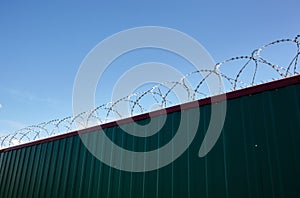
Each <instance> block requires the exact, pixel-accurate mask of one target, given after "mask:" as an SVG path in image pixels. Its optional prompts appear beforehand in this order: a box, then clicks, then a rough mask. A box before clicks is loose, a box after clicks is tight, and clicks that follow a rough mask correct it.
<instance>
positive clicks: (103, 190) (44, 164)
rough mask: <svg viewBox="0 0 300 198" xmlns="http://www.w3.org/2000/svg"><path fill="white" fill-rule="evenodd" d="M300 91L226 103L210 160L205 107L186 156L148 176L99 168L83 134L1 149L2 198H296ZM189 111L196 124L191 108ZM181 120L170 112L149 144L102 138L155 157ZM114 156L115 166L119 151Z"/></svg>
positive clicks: (116, 135) (110, 131)
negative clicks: (204, 147) (205, 149)
mask: <svg viewBox="0 0 300 198" xmlns="http://www.w3.org/2000/svg"><path fill="white" fill-rule="evenodd" d="M297 78H299V77H297ZM299 90H300V84H296V85H290V86H287V87H283V88H280V89H277V90H271V91H264V92H261V93H258V94H255V95H246V96H241V97H239V98H235V99H231V100H229V101H227V116H226V121H225V125H224V129H223V131H222V135H221V137H220V139H219V140H218V142H217V144H216V145H215V146H214V148H213V149H212V150H211V152H210V153H209V154H208V155H207V156H205V157H204V158H199V157H198V151H199V147H200V145H201V142H202V140H203V137H204V135H205V134H204V133H205V131H206V129H207V127H208V124H209V119H210V105H209V104H208V105H204V106H201V107H200V108H199V110H200V122H199V129H198V132H197V135H196V137H195V139H194V141H193V142H192V144H191V145H190V147H189V148H188V150H187V151H186V152H185V153H184V154H183V155H182V156H181V157H180V158H178V159H177V160H175V161H174V162H173V163H171V164H169V165H168V166H166V167H163V168H161V169H158V170H154V171H150V172H141V173H132V172H124V171H120V170H117V169H114V168H111V167H109V166H107V165H105V164H103V163H101V162H100V161H99V160H97V159H96V158H95V157H94V156H93V155H91V154H90V153H89V151H88V150H87V149H86V148H85V146H84V145H83V144H82V142H81V140H80V138H79V136H77V135H75V136H74V135H73V136H70V137H65V138H56V139H55V140H51V141H44V142H43V143H40V144H36V145H34V144H32V145H28V146H25V147H16V148H13V149H7V150H2V152H1V153H0V178H1V179H0V197H138V198H140V197H149V198H150V197H151V198H153V197H255V198H256V197H298V196H299V193H300V190H299V186H300V181H299V178H300V168H299V167H300V160H299V157H300V155H299V152H300V133H299V132H300V103H299V101H300V92H299ZM184 111H186V112H187V116H186V117H185V119H189V120H190V118H191V117H192V116H193V109H187V110H184ZM180 116H181V113H180V112H172V113H169V114H168V116H167V121H166V124H165V125H164V127H163V128H162V129H161V130H160V132H159V133H157V134H155V135H154V136H151V137H149V138H146V139H142V138H138V137H133V136H130V135H128V134H126V133H124V131H122V129H121V128H120V127H118V126H112V127H108V128H105V129H104V132H105V133H106V134H107V136H109V137H110V138H111V139H112V140H113V141H114V142H115V143H116V144H119V145H121V146H122V147H124V148H127V149H129V150H134V151H145V150H151V149H155V148H158V147H160V146H161V145H164V144H165V143H166V142H167V141H169V140H170V139H171V138H172V136H173V135H174V134H173V133H174V132H175V131H176V129H177V127H178V123H179V121H180ZM148 121H149V120H148V119H144V120H140V121H138V122H140V124H146V123H147V122H148ZM154 121H156V122H159V119H154ZM127 125H128V126H127ZM126 126H127V127H131V126H130V124H125V127H126ZM186 127H187V129H186V130H187V132H188V126H186ZM133 130H134V129H133ZM96 132H97V131H96ZM96 132H91V133H86V134H85V135H87V136H92V135H93V133H96ZM91 141H95V143H96V141H97V140H96V139H91ZM99 146H101V145H99ZM111 156H112V160H113V159H114V153H113V152H112V153H111Z"/></svg>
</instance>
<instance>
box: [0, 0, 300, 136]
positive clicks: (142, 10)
mask: <svg viewBox="0 0 300 198" xmlns="http://www.w3.org/2000/svg"><path fill="white" fill-rule="evenodd" d="M299 8H300V1H299V0H260V1H258V0H255V1H254V0H252V1H243V0H236V1H231V0H227V1H216V0H210V1H200V0H198V1H175V0H173V1H157V0H152V1H144V0H134V1H133V0H132V1H107V2H104V1H90V0H89V1H48V2H47V3H45V2H41V1H30V0H28V1H1V2H0V136H1V135H3V134H6V133H9V132H12V131H14V130H16V129H19V128H21V127H24V126H27V125H32V124H37V123H40V122H43V121H47V120H51V119H55V118H63V117H65V116H68V115H72V89H73V82H74V79H75V76H76V73H77V70H78V68H79V65H80V64H81V62H82V61H83V59H84V57H85V56H86V55H87V53H88V52H89V51H90V50H91V49H92V48H93V47H95V45H97V44H98V43H99V42H100V41H102V40H103V39H105V38H106V37H108V36H110V35H112V34H114V33H117V32H119V31H121V30H125V29H128V28H133V27H137V26H149V25H153V26H165V27H169V28H174V29H178V30H180V31H182V32H185V33H187V34H189V35H190V36H192V37H194V38H195V39H197V40H198V41H199V42H200V43H201V44H202V45H203V46H204V47H205V48H206V49H207V50H208V51H209V52H210V54H211V55H212V57H213V58H214V60H215V61H216V62H219V61H222V60H224V59H227V58H230V57H233V56H239V55H248V54H249V53H251V51H252V50H253V49H256V48H257V47H260V46H261V45H263V44H265V43H267V42H270V41H273V40H276V39H281V38H293V37H294V36H296V35H297V34H300V25H299V18H300V12H299ZM156 59H157V58H156ZM158 59H159V57H158ZM105 83H107V84H109V83H110V81H109V80H107V82H105ZM107 86H109V85H107ZM97 94H98V95H105V94H106V93H97Z"/></svg>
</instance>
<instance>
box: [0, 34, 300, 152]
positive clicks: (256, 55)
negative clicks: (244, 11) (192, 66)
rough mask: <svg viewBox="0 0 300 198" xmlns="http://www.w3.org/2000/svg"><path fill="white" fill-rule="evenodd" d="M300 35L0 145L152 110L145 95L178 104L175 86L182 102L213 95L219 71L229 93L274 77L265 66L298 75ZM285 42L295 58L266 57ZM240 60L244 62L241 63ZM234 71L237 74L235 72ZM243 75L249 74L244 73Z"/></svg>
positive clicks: (4, 140)
mask: <svg viewBox="0 0 300 198" xmlns="http://www.w3.org/2000/svg"><path fill="white" fill-rule="evenodd" d="M299 39H300V35H297V36H296V37H295V38H293V39H281V40H276V41H273V42H270V43H268V44H266V45H263V46H262V47H260V48H258V49H256V50H254V51H253V52H252V53H251V55H248V56H237V57H233V58H230V59H227V60H224V61H222V62H219V63H217V64H216V65H215V66H214V69H212V70H207V69H206V70H199V71H193V72H191V73H188V74H186V75H184V76H183V77H182V78H181V79H179V80H178V81H170V82H165V83H158V84H156V85H154V86H153V87H151V88H150V89H147V90H146V91H141V92H137V93H133V94H130V95H128V96H125V97H122V98H120V99H118V100H116V101H113V102H109V103H106V104H102V105H100V106H98V107H96V108H95V109H93V110H90V111H86V112H82V113H80V114H78V115H76V116H69V117H65V118H63V119H54V120H51V121H48V122H43V123H40V124H37V125H32V126H28V127H25V128H22V129H20V130H17V131H15V132H13V133H11V134H8V135H5V136H2V137H0V148H6V147H10V146H14V145H19V144H22V143H26V142H30V141H34V140H39V139H43V138H48V137H51V136H55V135H59V134H63V133H68V132H71V131H75V130H78V129H84V128H87V127H91V126H95V125H100V124H104V123H107V122H110V121H114V120H118V119H123V118H126V117H131V116H135V115H138V114H143V113H147V112H150V111H151V109H149V108H146V107H145V105H144V104H145V102H144V101H145V99H146V101H147V103H149V101H150V100H152V101H153V102H152V104H153V103H154V104H157V105H158V106H159V108H166V107H169V106H172V105H176V102H174V95H172V92H173V91H174V90H175V89H181V90H183V91H184V93H185V94H186V98H185V100H184V101H181V103H184V102H190V101H193V100H199V99H203V98H206V97H211V96H212V95H209V93H208V91H207V87H206V88H205V81H206V80H207V79H208V78H209V77H210V76H211V75H216V76H217V77H218V78H219V79H220V93H227V92H229V91H234V90H238V89H242V88H246V87H249V86H254V85H257V84H261V83H264V82H266V80H270V79H263V80H260V81H259V79H258V74H259V70H260V69H261V68H264V69H265V68H267V69H269V70H270V71H271V72H273V75H272V80H275V79H281V78H286V77H290V76H293V75H298V74H299V68H298V67H299V63H298V62H299V55H300V41H299ZM285 43H289V44H292V45H294V46H295V55H293V56H292V58H291V60H289V62H288V63H287V64H286V65H281V64H276V63H272V61H270V60H268V59H267V58H266V57H264V55H263V52H264V51H265V50H266V49H268V48H270V47H272V46H275V47H276V46H278V45H280V44H285ZM239 61H241V62H242V63H238V62H239ZM231 65H238V69H234V70H231V71H230V72H229V74H228V73H226V72H225V70H226V69H228V68H230V66H231ZM249 68H250V69H252V72H249V71H247V69H249ZM233 71H234V72H235V74H233V73H234V72H233ZM243 75H245V76H246V77H242V76H243ZM264 75H265V73H264ZM269 78H270V77H269ZM192 79H194V81H195V83H193V85H191V84H190V82H191V81H192ZM195 79H196V80H195ZM244 79H246V80H244ZM194 81H192V82H194ZM222 82H223V83H224V84H226V85H227V86H225V89H224V90H221V88H222V86H221V85H222V84H221V83H222ZM175 101H176V100H175ZM124 103H125V104H126V105H128V104H129V114H126V115H124V113H123V114H122V112H120V111H119V110H118V109H119V108H118V106H121V105H124ZM150 103H151V102H150Z"/></svg>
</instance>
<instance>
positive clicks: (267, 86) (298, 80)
mask: <svg viewBox="0 0 300 198" xmlns="http://www.w3.org/2000/svg"><path fill="white" fill-rule="evenodd" d="M294 84H300V75H296V76H292V77H287V78H283V79H280V80H275V81H272V82H268V83H264V84H260V85H256V86H252V87H248V88H244V89H240V90H236V91H232V92H229V93H227V94H222V95H217V96H213V97H209V98H204V99H201V100H197V101H193V102H188V103H184V104H181V105H176V106H172V107H168V108H166V109H161V110H157V111H153V112H150V113H145V114H141V115H137V116H133V117H130V118H125V119H121V120H118V121H112V122H108V123H105V124H102V125H98V126H94V127H90V128H87V129H82V130H78V131H73V132H69V133H65V134H61V135H57V136H53V137H49V138H45V139H41V140H36V141H33V142H28V143H24V144H21V145H17V146H12V147H9V148H4V149H1V150H0V152H6V151H11V150H16V149H20V148H23V147H29V146H33V145H37V144H42V143H46V142H51V141H54V140H59V139H63V138H68V137H72V136H76V135H78V134H84V133H89V132H92V131H96V130H100V129H104V128H110V127H113V126H118V125H122V124H127V123H131V122H133V121H138V120H143V119H147V118H150V117H156V116H159V115H164V114H169V113H173V112H178V111H181V110H185V109H191V108H195V107H200V106H204V105H208V104H211V103H218V102H221V101H223V100H225V99H227V100H231V99H235V98H239V97H242V96H247V95H254V94H257V93H260V92H264V91H270V90H274V89H279V88H282V87H286V86H290V85H294Z"/></svg>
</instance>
